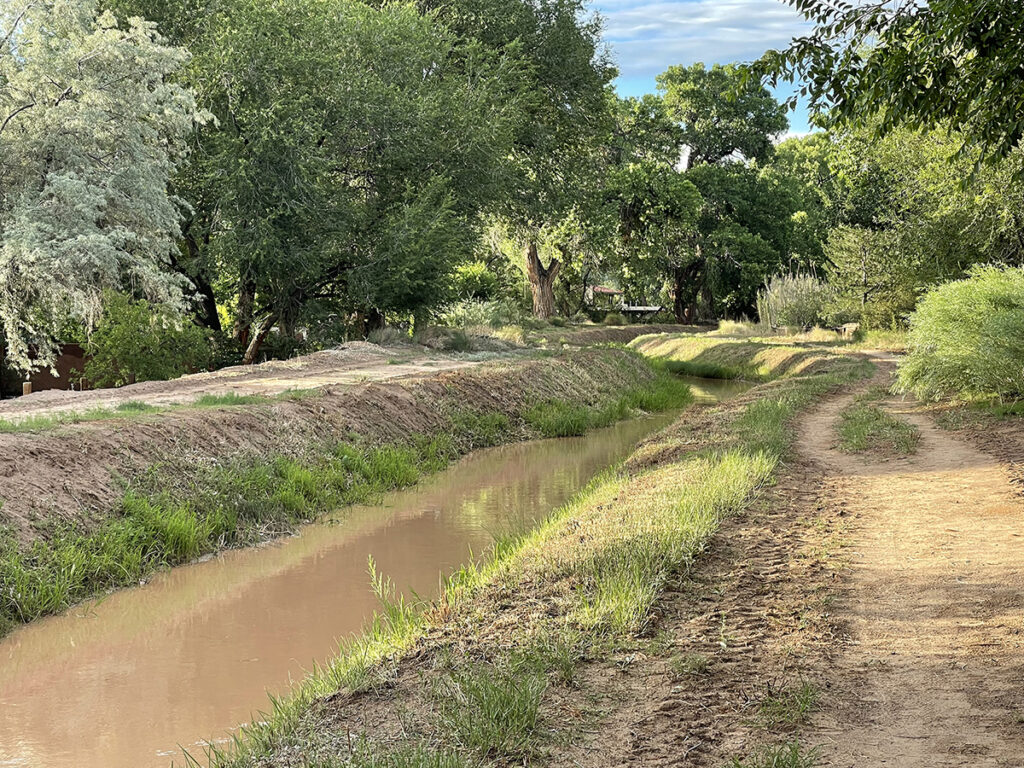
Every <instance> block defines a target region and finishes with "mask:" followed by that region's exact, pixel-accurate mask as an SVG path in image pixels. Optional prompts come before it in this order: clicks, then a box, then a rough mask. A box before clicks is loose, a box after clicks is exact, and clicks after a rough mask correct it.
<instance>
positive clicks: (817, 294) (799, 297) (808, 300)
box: [757, 274, 833, 328]
mask: <svg viewBox="0 0 1024 768" xmlns="http://www.w3.org/2000/svg"><path fill="white" fill-rule="evenodd" d="M832 295H833V291H832V289H831V288H830V287H829V286H828V285H827V284H826V283H824V282H822V281H821V280H818V279H817V278H816V277H812V276H811V275H800V274H797V275H775V276H774V277H773V278H772V279H771V280H769V281H768V282H767V283H766V284H765V287H764V288H763V289H762V290H761V291H760V292H759V293H758V294H757V314H758V317H759V318H760V320H761V322H762V323H763V324H765V325H769V326H771V327H772V328H779V327H780V326H784V325H793V326H799V327H800V328H810V327H811V326H814V325H818V324H819V323H821V322H822V319H823V317H824V313H825V307H826V305H827V304H828V303H829V302H830V301H831V300H832Z"/></svg>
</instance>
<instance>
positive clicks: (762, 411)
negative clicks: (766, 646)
mask: <svg viewBox="0 0 1024 768" xmlns="http://www.w3.org/2000/svg"><path fill="white" fill-rule="evenodd" d="M817 354H818V355H819V357H820V360H821V363H820V365H818V366H817V367H816V368H815V372H814V373H813V374H809V375H802V376H801V375H795V376H790V377H788V378H783V379H781V380H779V381H776V382H773V383H770V384H765V385H762V386H760V387H757V388H755V389H753V390H751V391H750V392H749V393H747V394H746V395H744V396H742V397H740V398H737V399H735V400H733V401H731V402H729V403H727V404H724V405H721V406H718V407H713V408H694V409H690V410H688V411H686V412H685V413H684V414H683V416H682V417H681V418H680V419H679V421H678V422H677V423H676V424H674V425H673V426H672V427H670V428H668V429H666V430H665V431H663V432H662V433H660V434H659V435H658V436H657V437H655V438H653V439H652V440H649V441H647V442H646V443H644V444H643V445H641V446H640V447H639V448H638V449H637V451H636V452H635V453H634V454H633V456H632V457H631V458H630V460H629V461H628V462H627V463H626V464H625V466H624V467H623V468H622V469H621V470H620V471H617V472H613V473H609V474H607V475H606V476H605V477H603V478H601V479H600V480H599V481H597V482H596V483H594V484H593V485H592V487H591V488H590V489H589V490H588V491H587V492H585V493H584V494H582V495H581V496H580V497H579V498H577V499H576V500H575V501H574V502H572V503H571V504H569V505H567V506H566V507H564V508H562V509H560V510H558V511H556V512H555V513H554V514H553V515H552V518H551V519H550V521H549V522H548V523H547V524H545V525H544V526H542V527H541V528H539V529H538V530H536V531H534V532H533V533H532V534H531V535H529V536H528V537H527V538H525V539H524V540H521V541H519V542H516V543H515V544H512V545H509V546H507V547H503V548H499V550H498V551H497V552H496V553H495V555H494V557H493V559H492V560H491V562H490V563H489V564H487V565H486V566H484V567H482V568H479V569H477V568H470V569H465V570H464V571H463V572H462V573H461V574H460V575H459V576H457V577H456V578H455V579H453V580H452V581H451V582H450V583H449V586H448V588H447V590H446V591H445V593H444V595H443V596H442V598H441V599H440V600H439V601H437V602H436V603H433V604H431V605H426V606H422V605H421V606H415V605H409V604H408V603H404V602H401V601H399V602H386V604H385V609H384V612H383V614H382V615H381V616H380V617H378V619H377V621H376V622H375V623H374V624H373V626H372V627H371V628H370V629H369V631H368V633H367V634H366V635H365V636H364V637H363V638H362V639H361V640H359V641H358V642H356V643H354V644H353V645H352V646H351V647H349V648H348V649H346V651H345V652H344V653H343V654H342V655H341V656H340V657H339V658H338V659H337V660H335V661H334V662H333V663H332V664H331V665H330V666H329V667H327V668H326V669H325V670H323V671H322V672H321V673H319V674H317V675H315V676H314V677H312V678H310V679H309V680H307V681H306V682H305V683H304V684H303V685H302V686H300V687H299V688H298V689H297V690H296V691H295V693H294V695H293V697H292V698H291V699H289V700H287V701H286V702H284V703H282V704H279V706H277V707H276V709H275V713H274V714H273V716H272V717H270V718H269V720H268V722H267V723H266V724H264V725H259V726H256V727H254V728H251V729H249V730H248V732H247V734H246V736H245V737H244V738H243V739H242V740H241V742H240V743H239V744H238V745H236V749H235V750H234V751H233V753H232V754H230V755H214V756H213V763H214V764H215V765H218V766H233V767H234V768H241V767H242V766H247V767H254V766H271V765H273V766H278V767H280V766H294V767H295V768H298V767H299V766H311V765H317V766H330V767H333V766H340V765H355V766H381V765H383V766H398V765H401V766H452V767H455V766H476V765H480V764H481V762H483V763H484V764H491V763H497V764H509V763H512V762H515V763H526V762H532V761H537V760H542V761H543V762H545V763H548V764H551V763H558V762H564V764H566V765H571V764H580V763H579V762H578V760H577V758H579V757H581V751H582V753H583V754H586V755H587V756H588V757H587V764H594V763H595V760H594V756H595V755H598V756H608V757H609V759H608V760H604V759H603V757H602V758H601V759H599V760H598V761H597V762H600V764H609V765H612V764H616V765H621V764H625V763H627V762H628V761H629V759H630V757H631V756H630V755H629V754H628V752H627V753H625V754H624V753H623V748H627V747H628V746H629V743H630V739H629V735H628V729H627V730H623V731H622V732H617V731H616V730H614V729H615V728H616V727H617V726H618V725H619V724H621V723H628V722H629V720H630V717H629V712H626V713H624V716H622V717H619V715H622V714H623V712H622V710H623V709H628V708H630V707H633V706H635V705H636V703H637V702H638V701H639V702H640V703H641V704H643V705H646V702H645V699H644V695H643V693H642V692H640V691H633V692H632V693H630V692H628V691H623V690H621V689H620V682H619V680H618V678H617V674H616V673H617V671H621V669H622V664H627V665H628V664H633V663H642V661H643V659H644V658H645V653H650V654H654V653H656V652H658V651H656V650H654V648H655V646H656V645H659V644H660V645H661V647H662V648H664V640H660V639H659V638H660V637H661V635H660V630H661V629H662V627H661V626H660V623H661V622H660V614H661V610H660V603H661V600H662V596H663V593H664V591H665V589H666V588H667V587H668V586H669V585H670V584H672V583H674V582H675V581H676V580H677V579H678V578H679V577H680V576H683V575H685V574H686V573H687V572H688V571H689V569H690V567H691V565H692V564H693V563H694V562H695V560H696V559H697V558H698V557H699V556H700V554H701V553H702V551H703V550H704V548H705V547H706V546H707V545H708V542H709V541H710V539H711V537H712V536H713V535H714V533H715V532H716V530H717V529H718V527H719V525H720V524H721V523H722V521H723V520H726V519H727V518H729V517H730V516H731V515H732V514H733V513H736V512H738V511H739V510H741V509H742V508H744V507H745V506H746V505H747V504H748V503H749V501H750V499H751V497H752V496H753V495H754V494H756V493H757V492H758V490H759V489H760V488H761V487H762V486H763V485H764V484H765V483H767V482H768V481H769V480H770V479H771V478H772V477H773V475H774V473H775V471H776V468H777V466H778V465H779V463H780V462H782V461H785V460H786V457H787V456H788V454H789V450H790V446H791V443H792V439H793V434H792V424H793V420H794V418H795V416H796V414H798V413H799V412H800V411H801V410H802V409H803V408H805V407H807V406H808V405H809V404H810V403H811V402H813V401H815V400H816V399H818V398H820V397H821V396H822V395H824V394H826V393H828V392H830V391H833V390H836V389H838V388H841V387H842V386H844V385H845V384H847V383H849V382H850V381H853V380H856V379H857V378H859V377H863V376H864V375H866V374H867V372H868V370H869V369H870V365H866V364H865V363H864V362H863V361H862V360H859V359H857V358H853V357H846V356H837V355H831V354H829V353H828V352H825V351H820V350H819V351H818V353H817ZM661 652H664V651H663V650H662V651H661ZM624 659H625V661H624ZM693 663H694V664H698V663H699V660H695V661H694V662H693ZM595 702H600V703H599V704H597V705H595ZM602 733H606V734H610V736H609V737H608V738H604V737H602V736H601V735H600V734H602ZM712 754H714V756H715V758H716V759H721V758H722V757H723V755H722V754H721V752H718V751H714V750H709V757H711V756H712ZM613 756H617V758H621V759H619V760H618V762H616V760H615V759H612V757H613Z"/></svg>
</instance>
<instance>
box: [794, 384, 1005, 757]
mask: <svg viewBox="0 0 1024 768" xmlns="http://www.w3.org/2000/svg"><path fill="white" fill-rule="evenodd" d="M852 399H853V395H848V396H845V397H842V398H838V399H835V400H832V401H829V402H827V403H825V404H824V405H823V406H822V407H821V408H820V409H819V410H817V411H815V412H813V413H812V414H809V415H808V417H807V418H806V419H805V420H804V423H803V424H802V428H801V435H800V450H801V452H802V453H803V455H804V457H805V459H809V460H813V461H815V462H817V463H818V465H819V466H821V467H822V468H823V469H824V471H825V473H826V479H825V486H824V496H823V502H824V503H825V504H828V505H834V506H835V507H837V508H839V510H840V513H841V514H845V515H847V516H849V517H850V518H852V521H853V522H852V526H851V534H850V537H851V538H850V542H849V543H850V551H849V557H850V572H849V573H848V575H847V579H846V584H845V588H844V589H842V590H841V591H840V594H839V597H838V600H837V602H836V605H835V614H836V616H837V618H839V619H840V620H841V621H843V622H845V624H846V627H847V630H848V636H847V637H846V638H845V642H844V643H843V644H842V647H841V650H840V651H839V652H838V654H837V655H836V657H835V658H834V660H833V663H831V664H829V665H827V666H826V668H825V669H824V670H822V672H823V674H824V676H825V679H826V680H827V681H828V682H829V684H830V690H829V692H828V693H827V695H826V696H824V697H823V701H822V707H823V709H822V712H821V713H820V714H819V715H817V716H816V717H815V718H814V722H813V724H812V726H811V727H810V728H807V729H805V731H804V732H803V734H802V736H801V740H802V741H803V742H804V743H808V744H817V745H820V750H821V758H822V763H823V764H824V765H827V766H834V767H836V768H839V767H842V768H852V767H853V766H856V768H873V767H874V766H899V767H900V768H904V767H906V768H911V767H913V768H933V767H934V768H938V767H939V766H942V767H943V768H946V767H947V766H972V768H987V767H990V766H991V767H992V768H996V767H997V766H998V767H999V768H1010V767H1011V766H1013V767H1016V768H1019V767H1020V766H1022V765H1024V725H1022V724H1021V723H1022V718H1024V648H1022V645H1024V610H1022V609H1024V538H1022V537H1024V504H1022V501H1021V498H1020V497H1019V495H1018V494H1016V493H1015V492H1014V489H1013V486H1012V485H1011V482H1010V480H1011V478H1010V475H1009V473H1008V471H1007V469H1006V468H1005V467H1004V466H1002V465H1001V464H1000V463H998V462H997V461H996V460H995V459H994V458H992V457H991V456H988V455H986V454H984V453H981V452H980V451H978V450H977V449H975V448H973V447H972V446H970V445H968V444H967V443H965V442H962V441H960V440H958V439H956V438H955V437H954V436H952V435H951V434H949V433H947V432H944V431H942V430H940V429H938V428H937V427H936V426H935V425H934V423H933V422H932V421H931V420H930V419H928V418H926V417H924V416H921V415H920V414H915V413H912V412H910V410H909V409H908V408H907V407H906V406H903V405H902V404H900V403H899V402H898V401H892V402H889V403H887V404H886V407H887V409H888V410H890V412H892V413H893V414H894V415H896V416H897V417H898V418H902V419H905V420H906V421H909V422H911V423H913V424H914V425H916V426H917V427H918V429H919V430H920V432H921V438H922V439H921V444H920V447H919V450H918V452H917V454H916V455H915V456H912V457H909V458H905V459H898V460H896V459H893V460H887V461H886V460H881V459H878V458H875V459H864V458H862V457H858V456H850V455H846V454H843V453H840V452H839V451H837V450H835V449H834V448H833V441H834V439H835V431H834V430H835V424H836V422H837V420H838V419H839V417H840V414H841V413H842V411H843V409H844V408H846V407H848V406H849V405H850V403H851V401H852Z"/></svg>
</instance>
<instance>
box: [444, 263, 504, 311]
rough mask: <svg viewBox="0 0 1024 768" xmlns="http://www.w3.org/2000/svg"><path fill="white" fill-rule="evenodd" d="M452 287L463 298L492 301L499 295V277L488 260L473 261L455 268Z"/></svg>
mask: <svg viewBox="0 0 1024 768" xmlns="http://www.w3.org/2000/svg"><path fill="white" fill-rule="evenodd" d="M452 289H453V292H454V293H455V295H456V296H457V297H458V298H460V299H463V300H473V301H490V300H492V299H495V298H497V296H498V291H499V285H498V277H497V275H495V274H494V273H493V272H492V271H491V270H490V268H489V267H488V266H487V264H486V262H483V261H471V262H468V263H466V264H462V265H460V266H459V267H458V268H457V269H456V270H455V274H454V275H453V286H452Z"/></svg>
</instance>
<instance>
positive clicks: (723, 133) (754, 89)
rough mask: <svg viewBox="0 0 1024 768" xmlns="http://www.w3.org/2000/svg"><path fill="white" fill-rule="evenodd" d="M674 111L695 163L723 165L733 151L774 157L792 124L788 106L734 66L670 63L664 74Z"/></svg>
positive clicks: (663, 86) (661, 84)
mask: <svg viewBox="0 0 1024 768" xmlns="http://www.w3.org/2000/svg"><path fill="white" fill-rule="evenodd" d="M658 88H659V89H660V90H661V91H663V92H664V94H665V96H664V98H665V106H666V108H667V110H668V114H669V115H670V116H671V117H672V118H673V119H675V120H676V122H678V123H680V124H681V125H682V142H681V143H682V144H684V145H686V146H687V147H689V151H690V156H689V165H690V166H694V165H702V164H711V163H719V162H721V161H722V160H725V159H726V158H729V157H732V156H733V155H736V154H738V155H741V156H742V157H744V158H747V159H748V160H765V159H767V158H768V157H770V156H771V153H772V149H773V144H772V139H773V138H775V137H776V136H778V135H780V134H782V133H784V132H785V131H786V129H787V128H788V127H789V122H788V121H787V120H786V109H785V108H784V107H783V106H782V105H781V104H779V102H778V101H776V100H775V98H774V97H773V96H772V95H771V93H770V92H769V91H768V89H767V88H765V87H764V86H763V85H762V84H761V83H760V82H758V81H756V80H755V79H754V78H748V77H745V76H744V73H743V72H742V70H740V69H739V68H738V67H736V66H735V65H733V64H727V65H724V66H723V65H721V64H715V65H714V66H712V67H711V69H707V68H705V66H704V64H701V63H698V64H693V65H691V66H690V67H682V66H674V67H669V68H668V69H667V70H666V71H665V72H664V73H662V74H661V75H658Z"/></svg>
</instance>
